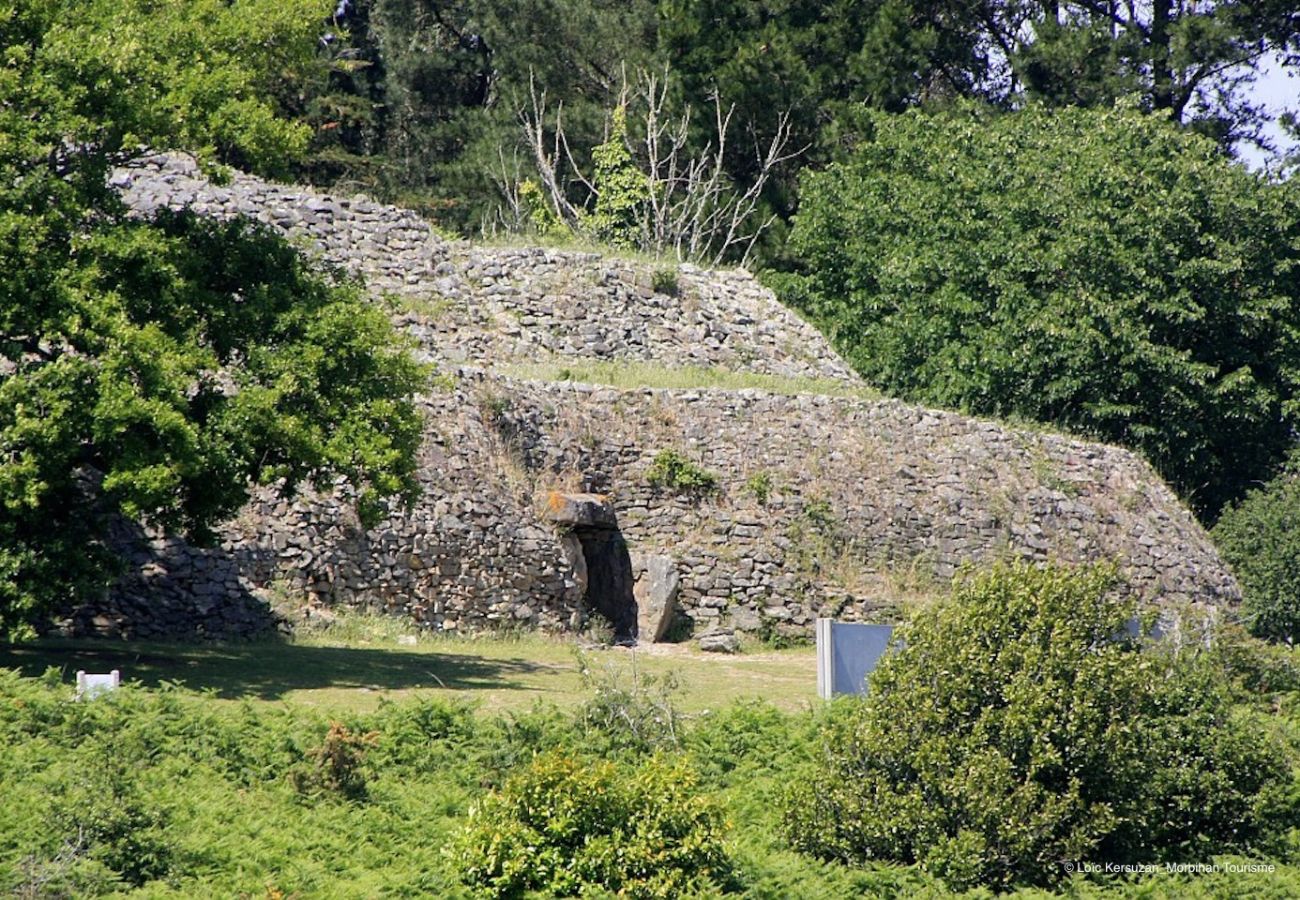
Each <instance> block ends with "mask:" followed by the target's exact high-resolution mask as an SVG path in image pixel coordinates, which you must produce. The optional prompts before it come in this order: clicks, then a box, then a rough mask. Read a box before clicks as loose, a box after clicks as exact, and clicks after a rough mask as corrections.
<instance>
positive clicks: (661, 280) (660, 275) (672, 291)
mask: <svg viewBox="0 0 1300 900" xmlns="http://www.w3.org/2000/svg"><path fill="white" fill-rule="evenodd" d="M650 287H651V289H652V290H654V292H655V293H656V294H667V295H668V296H669V297H676V296H677V295H678V293H680V292H681V285H680V284H678V283H677V270H676V269H655V270H654V273H653V274H652V275H651V276H650Z"/></svg>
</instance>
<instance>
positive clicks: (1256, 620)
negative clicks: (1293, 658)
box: [1212, 454, 1300, 643]
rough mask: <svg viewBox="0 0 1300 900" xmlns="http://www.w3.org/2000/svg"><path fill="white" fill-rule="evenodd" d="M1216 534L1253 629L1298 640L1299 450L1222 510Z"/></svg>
mask: <svg viewBox="0 0 1300 900" xmlns="http://www.w3.org/2000/svg"><path fill="white" fill-rule="evenodd" d="M1212 534H1213V536H1214V543H1215V545H1216V546H1217V547H1218V548H1219V552H1220V553H1221V554H1223V558H1224V559H1225V560H1227V562H1228V565H1229V566H1231V567H1232V571H1233V574H1235V575H1236V576H1237V582H1238V583H1239V584H1240V585H1241V593H1242V604H1241V613H1242V616H1243V618H1244V619H1245V622H1246V625H1247V627H1248V628H1249V629H1250V631H1251V633H1252V634H1254V635H1256V636H1257V637H1262V638H1268V639H1270V640H1277V641H1288V642H1292V643H1294V642H1295V641H1296V640H1297V639H1300V454H1295V455H1293V456H1292V459H1291V462H1290V464H1289V465H1288V466H1287V467H1285V468H1284V469H1283V471H1282V472H1280V473H1279V474H1278V475H1277V476H1276V477H1275V478H1273V479H1272V480H1271V481H1269V482H1268V483H1266V484H1265V485H1263V486H1262V487H1259V488H1256V489H1255V490H1252V491H1250V492H1249V493H1248V494H1246V496H1245V497H1244V498H1243V499H1242V500H1241V502H1239V503H1236V504H1233V505H1232V506H1231V507H1229V508H1228V509H1226V510H1224V512H1223V515H1222V516H1220V517H1219V521H1218V522H1217V523H1216V524H1215V526H1214V530H1213V532H1212Z"/></svg>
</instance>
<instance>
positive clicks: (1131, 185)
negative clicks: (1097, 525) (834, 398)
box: [773, 107, 1300, 517]
mask: <svg viewBox="0 0 1300 900" xmlns="http://www.w3.org/2000/svg"><path fill="white" fill-rule="evenodd" d="M874 124H875V137H874V139H873V140H872V141H871V142H869V143H867V144H864V145H863V146H862V148H861V149H860V150H859V152H858V153H857V154H856V155H855V156H854V158H853V159H852V160H851V161H850V162H846V163H844V164H839V165H834V166H831V167H830V168H829V169H827V170H826V171H823V172H818V173H812V174H810V175H809V176H808V177H807V178H806V179H805V181H804V199H803V205H802V207H801V210H800V214H799V216H798V218H797V220H796V226H795V229H794V234H793V238H792V245H793V247H794V249H795V252H796V253H797V254H798V255H799V258H800V260H801V265H802V267H803V269H802V273H801V274H794V275H790V276H779V277H776V278H774V279H773V283H774V284H776V286H777V287H778V288H779V289H780V290H781V291H782V292H783V294H784V296H785V298H786V299H787V301H789V302H791V303H793V304H794V305H795V306H797V307H799V308H801V309H803V310H804V311H806V312H808V313H810V314H811V315H812V317H813V318H814V319H815V320H816V321H817V322H819V323H820V324H821V325H822V327H823V328H825V329H826V331H827V332H828V333H829V334H830V335H831V336H832V338H833V339H834V341H835V343H836V344H837V346H838V347H839V348H840V349H841V351H842V352H844V353H845V354H846V355H847V357H848V359H849V360H850V361H851V362H852V363H853V364H854V365H855V366H856V367H857V369H858V371H860V372H861V373H862V374H863V375H864V376H866V377H867V379H868V380H870V381H872V382H873V383H875V384H876V385H877V386H879V387H881V388H882V389H884V390H887V391H890V392H893V393H896V394H899V395H902V396H904V397H907V398H909V399H913V400H917V401H921V402H926V403H932V404H936V405H939V406H947V407H958V408H961V409H964V410H967V411H970V412H974V413H978V414H983V415H995V416H1020V417H1025V418H1029V419H1034V420H1037V421H1040V422H1049V423H1055V424H1057V425H1060V426H1063V427H1066V428H1069V429H1072V430H1075V431H1079V432H1082V433H1085V434H1088V435H1092V436H1095V437H1098V438H1101V439H1104V440H1109V441H1115V442H1118V443H1120V444H1123V445H1125V446H1128V447H1132V448H1135V449H1137V450H1140V451H1141V452H1142V453H1144V454H1145V455H1146V457H1147V458H1148V459H1149V460H1150V461H1151V462H1152V463H1153V464H1154V465H1155V466H1156V468H1157V469H1158V470H1159V471H1160V472H1161V473H1162V474H1163V475H1164V476H1165V477H1166V478H1167V479H1169V480H1170V481H1171V482H1172V483H1173V484H1174V485H1175V486H1176V487H1177V488H1178V489H1179V490H1180V491H1181V492H1182V493H1183V495H1184V496H1185V497H1187V498H1188V499H1189V500H1190V501H1191V502H1192V503H1193V504H1194V505H1195V506H1196V508H1197V509H1199V510H1200V511H1201V512H1202V513H1204V514H1206V515H1207V516H1211V517H1212V516H1213V514H1214V513H1215V512H1216V511H1217V510H1218V509H1219V508H1220V507H1221V506H1222V504H1223V503H1224V502H1226V501H1228V500H1230V499H1232V498H1233V497H1236V496H1238V495H1240V493H1241V492H1242V491H1243V490H1244V489H1245V486H1246V485H1248V484H1249V483H1250V482H1251V481H1253V480H1255V479H1259V478H1262V477H1267V473H1268V472H1269V471H1270V470H1271V468H1272V467H1273V466H1274V465H1275V464H1276V463H1277V461H1278V460H1279V459H1280V458H1281V456H1282V455H1283V454H1284V453H1285V452H1286V449H1287V447H1288V446H1289V443H1290V440H1291V434H1292V430H1293V429H1294V428H1295V426H1296V425H1297V424H1300V420H1298V419H1297V414H1298V413H1300V405H1298V403H1297V400H1298V399H1300V398H1298V397H1297V394H1296V386H1297V379H1298V378H1300V356H1298V354H1300V303H1298V302H1297V300H1300V266H1298V265H1297V262H1298V261H1300V243H1298V240H1300V202H1298V201H1300V195H1297V192H1296V191H1295V186H1294V185H1285V184H1284V185H1278V184H1272V183H1269V182H1267V181H1266V180H1264V179H1263V178H1260V177H1257V176H1254V175H1252V174H1250V173H1249V172H1247V171H1246V170H1244V169H1242V168H1241V167H1239V166H1237V165H1235V164H1233V163H1231V162H1230V161H1229V160H1228V159H1227V158H1225V157H1224V156H1223V155H1222V154H1221V152H1220V151H1219V150H1218V148H1217V147H1216V145H1215V144H1214V143H1212V142H1211V141H1209V140H1207V139H1205V138H1202V137H1199V136H1197V135H1193V134H1189V133H1187V132H1186V131H1182V130H1179V129H1177V128H1176V127H1175V126H1173V125H1172V124H1170V123H1168V122H1166V121H1162V120H1160V119H1158V118H1155V117H1150V116H1144V115H1141V114H1140V113H1138V112H1136V111H1132V110H1125V109H1114V110H1061V111H1057V112H1053V111H1048V110H1044V109H1041V108H1038V107H1031V108H1029V109H1026V110H1023V111H1021V112H1017V113H1014V114H1007V115H989V114H984V113H981V112H980V111H978V110H975V109H973V108H966V109H962V110H960V111H957V112H956V113H955V114H952V115H943V116H933V115H924V114H920V113H909V114H906V115H903V116H897V117H888V116H877V117H875V120H874Z"/></svg>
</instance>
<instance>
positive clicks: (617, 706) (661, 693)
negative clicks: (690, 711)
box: [578, 655, 683, 753]
mask: <svg viewBox="0 0 1300 900" xmlns="http://www.w3.org/2000/svg"><path fill="white" fill-rule="evenodd" d="M578 665H579V669H580V671H581V673H582V683H583V686H584V687H586V688H587V689H588V690H590V691H591V692H592V696H591V698H590V699H589V700H587V701H586V702H585V703H584V704H583V705H582V707H581V710H580V711H579V721H580V722H581V723H582V726H583V728H584V729H585V730H586V731H587V732H588V734H589V737H592V738H597V739H598V740H600V741H602V742H603V743H605V744H606V749H607V751H609V752H619V751H632V752H636V753H648V752H651V751H655V750H670V749H676V748H677V747H678V746H680V744H681V732H682V725H683V722H682V714H681V713H680V712H679V711H678V710H677V708H676V706H675V705H674V702H673V696H674V695H675V694H676V693H677V692H678V689H679V686H678V683H677V678H676V677H675V676H674V675H673V673H671V672H667V673H664V674H662V675H654V674H650V673H642V672H639V671H637V669H636V667H635V665H634V666H633V668H632V671H631V673H630V675H629V677H628V678H626V679H624V678H622V677H620V675H619V673H618V670H616V669H612V668H611V669H608V670H606V671H598V670H595V669H593V667H592V665H591V663H590V660H589V659H588V658H587V657H586V656H585V655H579V657H578Z"/></svg>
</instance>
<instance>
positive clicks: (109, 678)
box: [77, 669, 122, 700]
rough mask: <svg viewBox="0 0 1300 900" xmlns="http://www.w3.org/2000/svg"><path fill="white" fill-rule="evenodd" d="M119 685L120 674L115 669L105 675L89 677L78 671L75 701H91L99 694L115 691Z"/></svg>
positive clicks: (120, 680) (120, 681)
mask: <svg viewBox="0 0 1300 900" xmlns="http://www.w3.org/2000/svg"><path fill="white" fill-rule="evenodd" d="M121 683H122V673H121V672H119V671H118V670H117V669H114V670H113V671H111V672H109V673H108V674H107V675H89V674H87V673H86V672H84V671H78V672H77V699H78V700H93V699H95V698H96V697H98V696H99V695H100V694H107V693H108V692H109V691H114V690H117V688H118V686H119V685H120V684H121Z"/></svg>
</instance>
